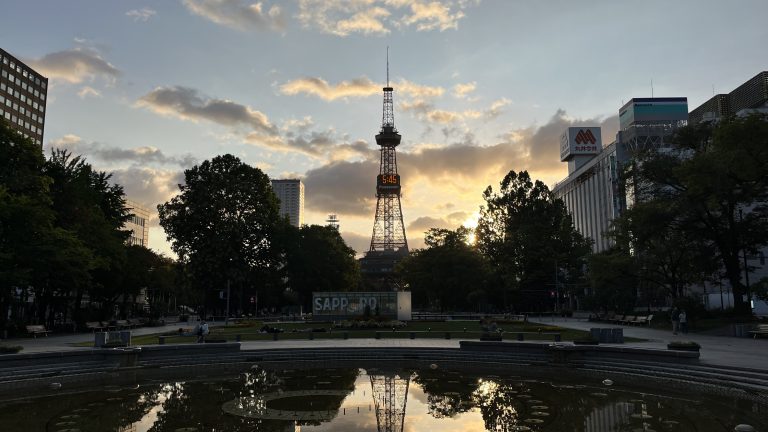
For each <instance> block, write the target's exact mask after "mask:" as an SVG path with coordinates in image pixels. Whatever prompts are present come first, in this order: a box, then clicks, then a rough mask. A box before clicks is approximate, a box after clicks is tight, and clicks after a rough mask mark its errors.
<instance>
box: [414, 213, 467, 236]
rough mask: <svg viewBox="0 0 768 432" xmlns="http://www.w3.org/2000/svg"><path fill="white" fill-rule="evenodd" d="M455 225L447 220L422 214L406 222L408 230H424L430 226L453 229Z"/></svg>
mask: <svg viewBox="0 0 768 432" xmlns="http://www.w3.org/2000/svg"><path fill="white" fill-rule="evenodd" d="M455 227H456V225H455V224H453V223H450V222H448V221H447V220H445V219H441V218H434V217H430V216H422V217H419V218H417V219H416V220H414V221H413V222H411V223H409V224H408V231H418V232H425V231H428V230H429V229H430V228H447V229H453V228H455Z"/></svg>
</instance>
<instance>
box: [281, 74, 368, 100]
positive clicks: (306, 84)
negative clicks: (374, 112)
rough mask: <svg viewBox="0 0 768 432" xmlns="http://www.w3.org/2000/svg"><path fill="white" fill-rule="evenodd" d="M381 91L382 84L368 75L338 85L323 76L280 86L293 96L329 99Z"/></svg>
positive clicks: (361, 95)
mask: <svg viewBox="0 0 768 432" xmlns="http://www.w3.org/2000/svg"><path fill="white" fill-rule="evenodd" d="M380 91H381V86H379V85H377V84H376V83H374V82H373V81H371V80H370V79H368V78H367V77H362V78H355V79H352V80H349V81H342V82H340V83H338V84H336V85H330V84H328V81H326V80H324V79H322V78H314V77H306V78H299V79H295V80H292V81H289V82H287V83H285V84H283V85H281V86H280V92H281V93H282V94H286V95H291V96H293V95H297V94H300V93H304V94H309V95H313V96H317V97H319V98H321V99H323V100H327V101H332V100H336V99H339V98H346V97H366V96H371V95H374V94H377V93H379V92H380Z"/></svg>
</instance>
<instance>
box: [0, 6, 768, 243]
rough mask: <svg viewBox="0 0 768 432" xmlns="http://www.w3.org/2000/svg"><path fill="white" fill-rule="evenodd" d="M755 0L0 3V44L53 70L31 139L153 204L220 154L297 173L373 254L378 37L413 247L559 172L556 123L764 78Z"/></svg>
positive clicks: (766, 9)
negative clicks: (523, 177) (488, 201)
mask: <svg viewBox="0 0 768 432" xmlns="http://www.w3.org/2000/svg"><path fill="white" fill-rule="evenodd" d="M766 16H768V2H766V1H765V0H734V1H730V2H726V1H714V0H675V1H672V2H670V1H668V0H663V1H662V0H644V1H641V2H639V1H633V2H629V1H620V0H595V1H587V0H584V1H572V0H564V1H557V0H552V1H544V0H535V1H534V0H440V1H435V0H413V1H406V0H328V1H320V0H293V1H272V0H263V1H257V2H254V1H253V0H155V1H152V0H141V1H132V0H130V1H129V0H124V1H97V0H88V1H86V0H47V1H44V0H1V1H0V47H2V48H3V49H5V50H6V51H8V52H10V53H11V54H13V55H14V56H16V57H18V58H20V59H22V60H23V61H25V62H26V63H27V64H29V65H30V66H32V67H33V68H35V69H36V70H37V71H38V72H40V73H42V74H43V75H45V76H47V77H48V78H49V93H48V106H47V110H46V111H47V115H46V126H45V139H44V141H45V142H44V149H45V151H46V152H48V151H50V149H51V148H54V147H56V148H66V149H69V150H71V151H73V152H74V153H75V154H82V155H84V156H85V157H86V159H87V160H88V161H89V162H90V163H91V164H93V165H94V166H95V167H96V168H98V169H100V170H104V171H107V172H110V173H112V178H113V180H114V181H115V182H117V183H119V184H121V185H123V186H124V188H125V191H126V194H127V196H128V198H130V199H133V200H135V201H138V202H140V203H142V204H144V205H145V206H147V207H149V208H151V209H153V214H154V215H155V216H153V218H152V221H151V228H150V234H149V237H150V240H149V246H150V247H151V248H152V249H154V250H156V251H159V252H162V253H165V254H167V255H171V256H172V255H173V254H172V252H171V250H170V243H169V242H168V241H167V239H166V237H165V233H164V232H163V230H162V228H161V227H160V226H159V224H158V221H157V217H156V211H155V210H154V209H155V207H156V206H157V204H159V203H163V202H166V201H167V200H168V199H170V198H171V197H172V196H173V195H174V194H175V193H177V192H178V187H177V185H178V184H179V183H183V181H184V180H183V179H184V176H183V172H184V170H185V169H188V168H191V167H192V166H194V165H195V164H199V163H200V162H202V161H204V160H206V159H211V158H213V157H215V156H217V155H221V154H226V153H230V154H233V155H235V156H237V157H239V158H240V159H241V160H243V161H244V162H245V163H248V164H250V165H253V166H256V167H258V168H260V169H262V170H263V171H264V172H265V173H266V174H267V175H269V177H270V178H301V179H302V180H303V181H304V183H305V194H306V202H305V211H306V215H305V222H306V223H308V224H325V220H326V219H327V215H328V214H330V213H335V214H337V215H338V217H339V219H340V229H341V233H342V236H343V237H344V239H345V240H346V241H347V243H348V244H349V245H350V246H351V247H353V248H354V249H355V250H356V251H357V252H358V253H363V252H364V251H366V250H367V249H368V246H369V243H370V238H371V232H372V229H373V218H374V210H375V205H376V196H375V190H376V174H377V173H378V163H379V160H378V157H379V152H378V150H377V148H376V143H375V139H374V136H375V135H376V133H378V131H379V128H380V126H381V117H382V87H383V86H384V85H385V84H386V52H387V47H389V64H390V68H389V75H390V83H391V85H392V87H394V104H395V125H396V127H397V129H398V130H399V132H400V133H401V135H402V137H403V138H402V143H401V145H400V146H399V147H398V149H397V151H398V171H399V174H400V176H401V182H402V185H403V196H402V207H403V215H404V222H405V225H406V229H407V236H408V241H409V246H410V247H411V248H412V249H413V248H416V247H422V246H423V236H424V231H426V230H427V229H429V228H432V227H440V228H451V229H453V228H456V227H458V226H460V225H465V226H470V227H471V226H474V224H475V223H476V220H477V216H478V211H479V207H480V205H481V204H482V193H483V191H484V190H485V188H486V187H488V186H489V185H492V186H493V187H494V188H495V189H497V188H498V184H499V182H500V181H501V180H502V178H503V177H504V175H505V174H506V173H507V172H509V171H510V170H515V171H520V170H528V171H529V172H530V173H531V175H532V176H533V177H534V178H538V179H541V180H542V181H544V182H545V183H546V184H547V185H549V186H552V185H554V184H555V183H556V182H557V181H559V180H561V179H563V178H564V177H565V176H566V175H567V164H565V163H562V162H560V160H559V136H560V134H561V133H562V132H563V131H564V130H565V128H567V127H569V126H590V125H598V126H602V127H603V130H602V135H603V143H604V144H609V143H610V142H611V141H613V137H614V135H615V133H616V130H617V129H618V120H617V114H618V109H619V107H620V106H621V105H622V104H623V103H624V102H626V101H628V100H629V99H631V98H633V97H649V96H651V93H652V92H653V94H654V95H655V96H685V97H687V98H688V104H689V108H690V109H693V108H695V107H697V106H698V105H699V104H701V103H702V102H704V101H706V100H707V99H709V98H710V97H711V96H712V95H713V93H727V92H730V91H731V90H733V88H735V87H737V86H738V85H739V84H741V83H743V82H744V81H746V80H747V79H749V78H751V77H753V76H754V75H756V74H757V73H758V72H760V71H763V70H767V69H768V62H767V61H766V57H765V53H766V51H765V41H766V40H768V26H766V25H765V17H766Z"/></svg>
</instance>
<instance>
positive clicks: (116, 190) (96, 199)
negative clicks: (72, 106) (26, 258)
mask: <svg viewBox="0 0 768 432" xmlns="http://www.w3.org/2000/svg"><path fill="white" fill-rule="evenodd" d="M43 173H44V174H45V175H46V176H48V177H49V178H51V180H52V183H51V187H50V197H51V202H52V209H53V211H54V213H55V215H56V218H55V225H56V227H58V228H61V229H63V230H66V231H68V232H70V233H72V234H73V235H74V236H75V238H76V240H77V243H78V244H79V245H81V247H82V248H84V251H87V254H86V253H83V254H80V255H79V256H81V258H82V259H81V260H80V261H78V262H75V261H74V257H75V256H77V255H74V254H73V255H72V256H70V257H69V259H68V261H69V264H65V265H63V266H62V267H61V268H60V269H59V270H58V271H65V270H69V271H72V272H77V270H78V269H83V268H84V269H88V270H89V275H90V280H86V279H84V278H77V279H74V278H72V279H70V280H69V281H66V280H65V279H63V278H56V279H54V280H53V281H52V282H55V283H54V284H53V285H48V286H46V285H40V284H38V285H36V289H37V290H38V291H40V293H41V294H42V295H41V299H43V300H44V301H41V302H40V308H41V310H43V309H42V308H45V306H46V302H47V301H48V300H56V301H57V302H59V303H61V302H67V303H69V302H70V301H71V302H72V304H73V305H74V307H73V317H74V319H75V321H76V322H78V323H82V322H83V321H85V319H84V317H83V316H82V314H81V308H80V305H81V304H82V299H83V297H84V295H85V294H86V292H87V293H88V294H89V295H90V300H91V302H97V303H98V304H99V305H100V306H101V314H102V317H101V318H109V317H111V313H112V305H113V304H114V302H115V301H116V300H117V297H118V296H119V294H120V288H119V284H118V283H117V282H116V281H117V280H119V277H120V273H119V272H120V269H121V268H122V267H123V266H124V265H125V260H126V249H125V241H126V239H127V238H128V236H129V232H128V231H126V230H124V229H123V226H124V225H125V223H126V221H127V220H128V218H129V212H128V210H127V209H126V207H125V193H124V192H123V187H122V186H120V185H118V184H112V183H111V182H110V180H111V175H110V174H107V173H105V172H102V171H97V170H95V169H94V168H93V167H92V166H91V165H90V164H89V163H87V162H86V161H85V159H83V158H82V157H80V156H73V155H72V154H71V153H70V152H68V151H66V150H53V151H52V152H51V156H50V157H49V158H48V160H47V161H46V162H45V165H44V166H43ZM75 246H76V245H74V244H73V247H75ZM70 294H71V295H72V298H69V296H70ZM60 296H61V298H58V297H60ZM62 312H63V313H64V314H65V316H66V312H67V311H66V310H64V311H62Z"/></svg>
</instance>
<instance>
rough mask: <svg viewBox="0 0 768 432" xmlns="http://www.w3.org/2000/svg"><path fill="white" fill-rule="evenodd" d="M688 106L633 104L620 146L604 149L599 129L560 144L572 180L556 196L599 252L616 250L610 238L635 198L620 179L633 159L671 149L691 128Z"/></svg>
mask: <svg viewBox="0 0 768 432" xmlns="http://www.w3.org/2000/svg"><path fill="white" fill-rule="evenodd" d="M687 118H688V100H687V99H686V98H684V97H674V98H634V99H632V100H630V101H629V102H627V103H626V104H625V105H624V106H622V107H621V109H620V110H619V127H620V130H619V132H618V134H617V135H616V140H615V141H613V142H612V143H611V144H609V145H607V146H605V147H602V145H601V144H602V137H601V131H600V128H598V127H588V126H583V127H572V128H569V129H568V130H567V131H565V133H564V134H563V136H562V137H561V140H560V159H561V161H563V162H568V177H567V178H565V179H563V180H562V181H560V182H559V183H557V184H556V185H555V186H554V187H553V188H552V192H553V194H554V195H555V197H557V198H560V199H562V200H563V202H564V203H565V205H566V207H567V208H568V212H569V213H570V214H571V217H572V218H573V224H574V226H575V227H576V229H577V230H578V231H579V232H580V233H581V234H582V235H584V236H585V237H588V238H590V239H592V240H593V242H594V243H593V246H592V249H593V251H594V252H602V251H604V250H607V249H609V248H610V247H611V246H612V242H611V241H610V239H608V238H606V237H605V235H604V234H605V233H606V232H607V231H608V229H609V228H610V224H611V221H612V220H613V219H615V218H617V217H619V216H620V215H621V213H622V212H623V211H624V210H625V209H626V208H627V207H628V206H631V205H632V203H633V202H634V201H635V199H636V197H635V196H634V194H633V192H632V191H625V188H624V185H623V184H621V181H620V176H621V173H622V171H623V169H624V167H625V166H626V165H627V164H628V163H630V162H631V161H632V158H633V155H634V154H636V152H638V151H643V150H646V149H653V150H659V149H664V148H668V147H669V145H670V138H671V137H672V134H673V133H674V132H675V131H676V130H677V129H678V128H680V127H681V126H684V125H685V124H686V123H687Z"/></svg>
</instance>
